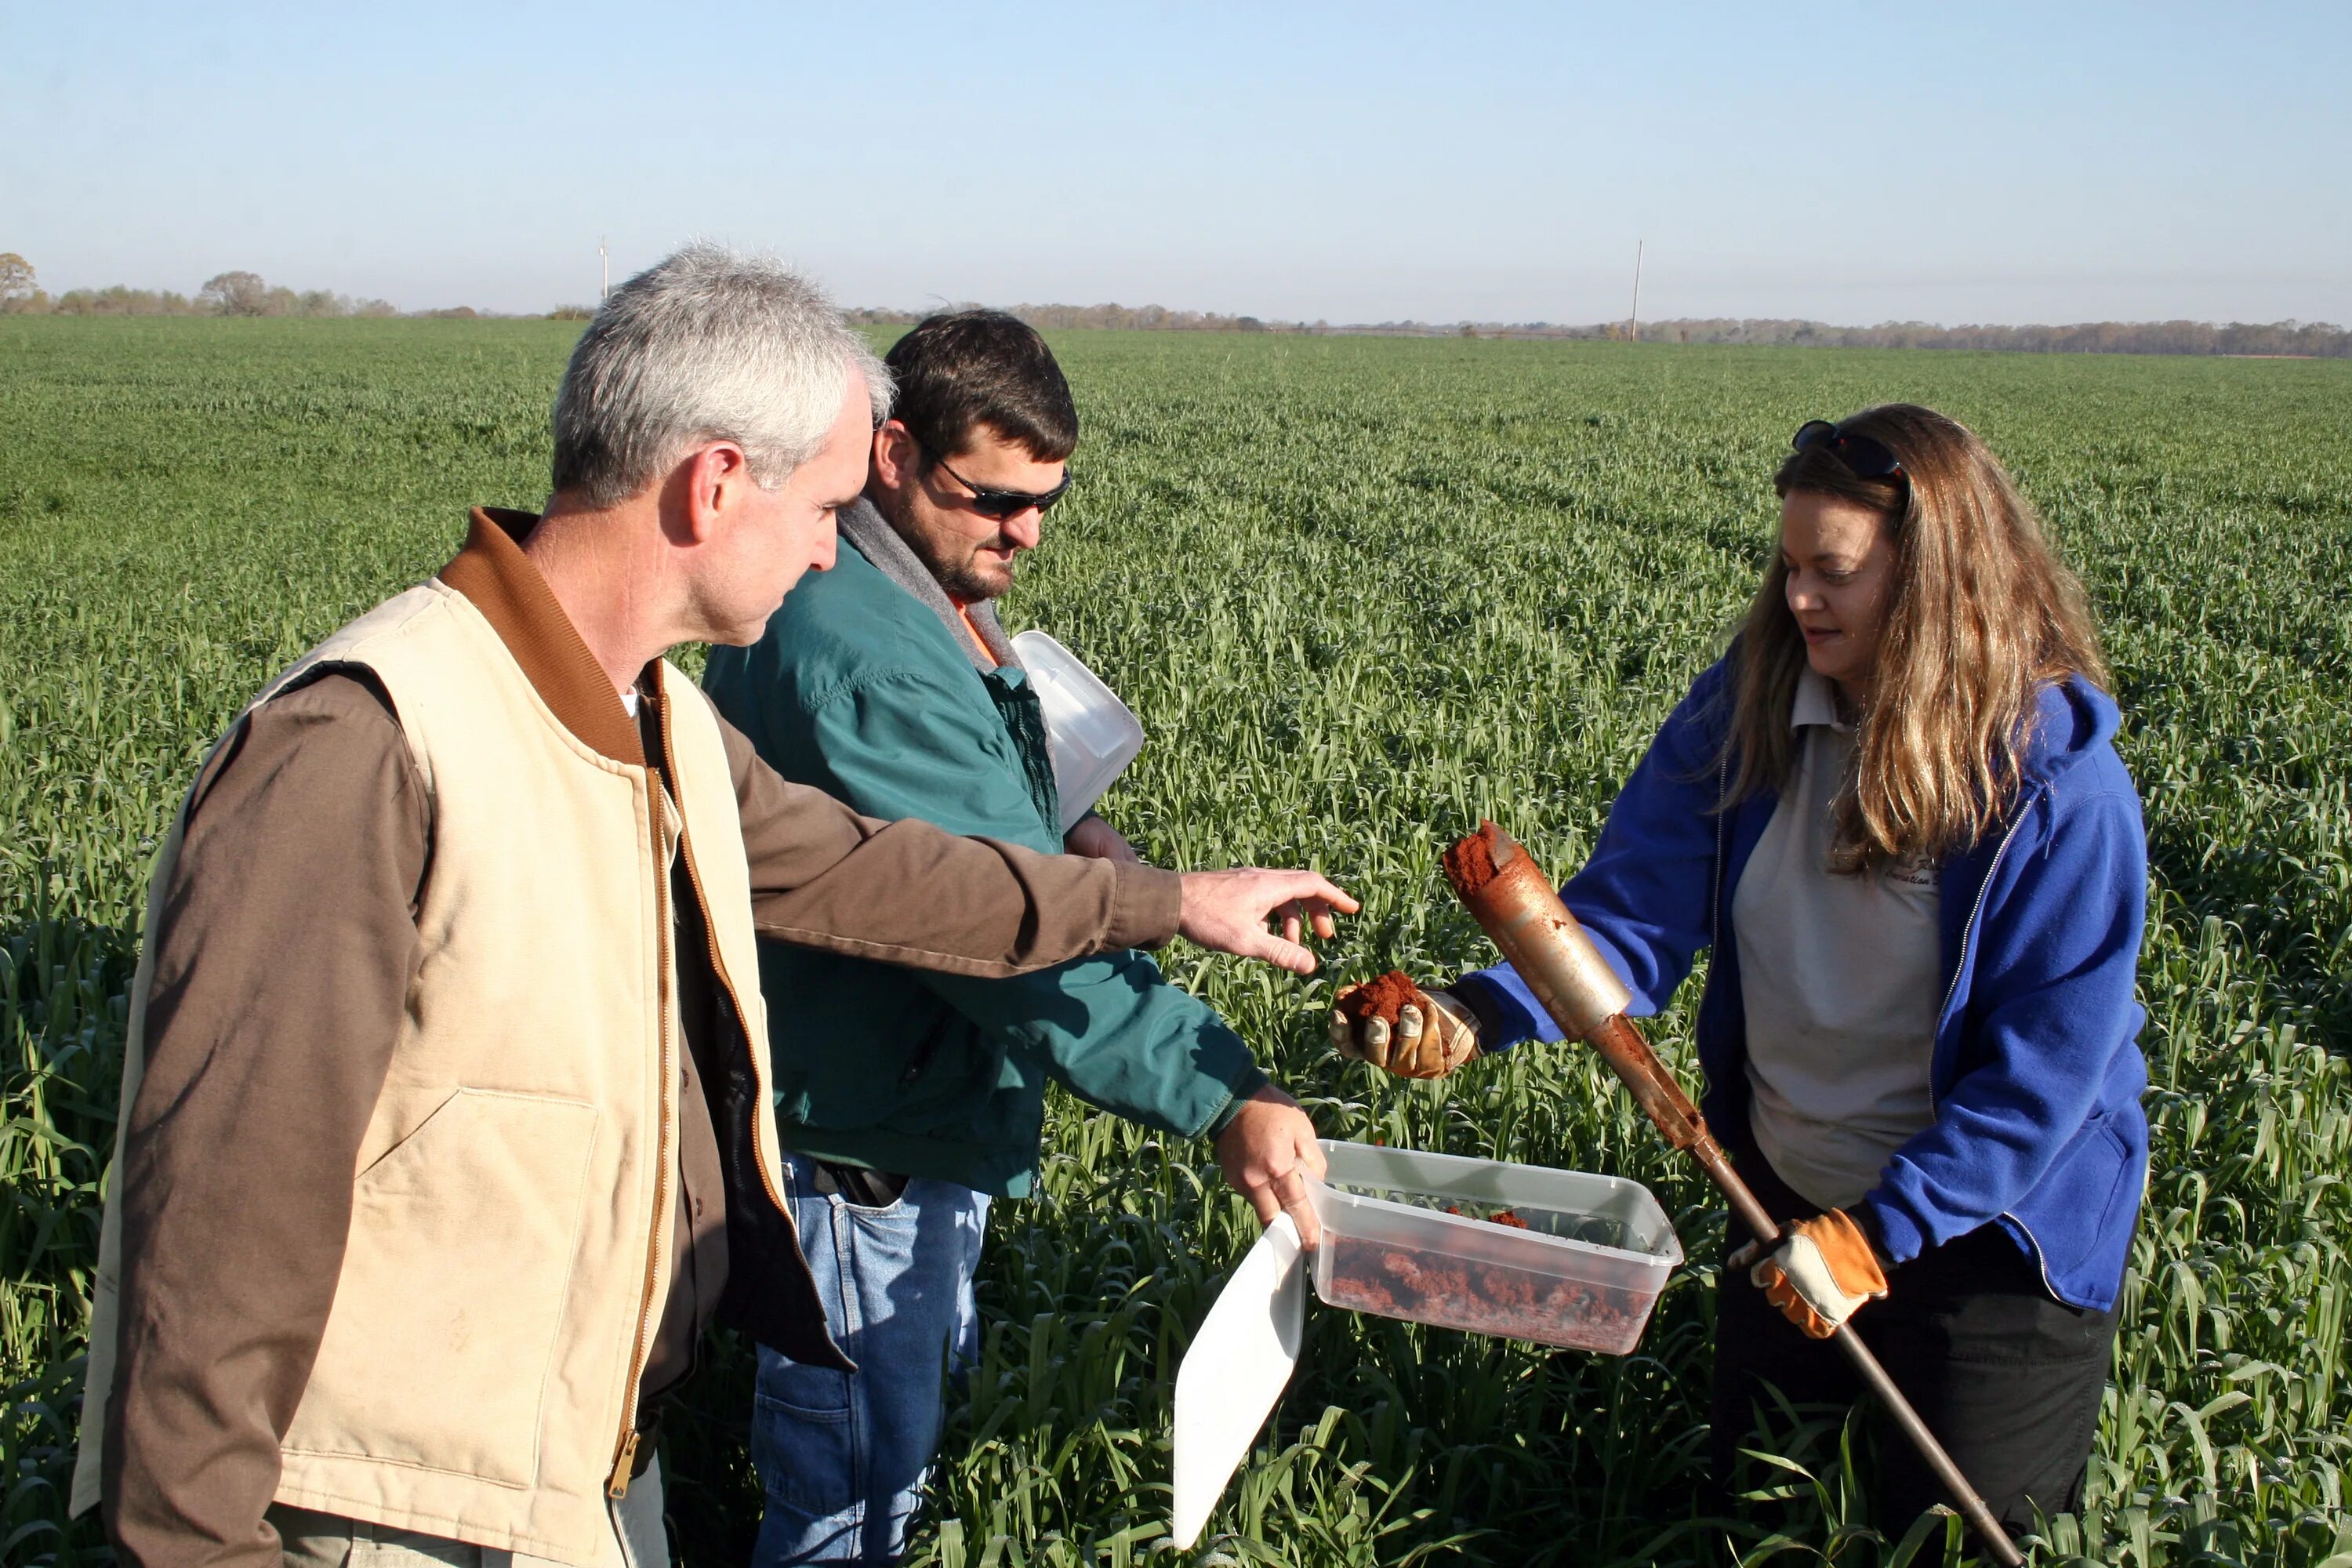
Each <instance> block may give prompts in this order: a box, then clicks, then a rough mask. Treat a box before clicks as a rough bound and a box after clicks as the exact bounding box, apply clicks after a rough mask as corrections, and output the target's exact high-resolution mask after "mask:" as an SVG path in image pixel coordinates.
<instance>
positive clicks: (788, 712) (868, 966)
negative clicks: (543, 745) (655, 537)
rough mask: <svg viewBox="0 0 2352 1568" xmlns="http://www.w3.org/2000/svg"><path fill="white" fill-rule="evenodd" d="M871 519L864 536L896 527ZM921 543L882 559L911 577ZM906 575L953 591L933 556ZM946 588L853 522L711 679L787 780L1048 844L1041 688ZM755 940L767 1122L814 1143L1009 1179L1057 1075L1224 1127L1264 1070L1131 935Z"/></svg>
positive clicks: (1036, 1129)
mask: <svg viewBox="0 0 2352 1568" xmlns="http://www.w3.org/2000/svg"><path fill="white" fill-rule="evenodd" d="M859 510H866V509H865V508H863V507H862V506H861V508H860V509H859ZM862 521H865V522H866V524H867V527H866V530H865V531H863V534H862V536H863V537H866V540H867V545H868V549H870V550H873V551H874V552H875V553H876V554H887V553H888V552H890V547H891V546H897V545H898V542H897V540H896V536H895V535H892V536H888V537H887V539H886V540H882V541H879V542H877V540H876V539H875V538H874V536H873V529H874V528H875V527H876V526H883V527H887V525H881V524H880V523H879V520H878V519H876V518H873V517H872V515H871V513H870V512H868V513H867V516H866V518H865V519H864V520H862ZM848 532H849V531H848V530H845V534H847V533H848ZM898 551H900V552H903V551H904V547H903V546H898ZM912 559H913V558H912V556H911V553H907V554H905V556H904V559H903V560H897V561H891V562H889V564H891V565H892V566H894V567H896V568H898V571H899V572H900V574H902V575H903V574H905V572H906V571H907V570H908V566H909V564H910V563H911V562H912ZM919 586H921V587H929V589H930V590H931V593H932V594H933V595H936V596H937V597H938V598H939V601H940V605H945V603H946V600H945V596H944V595H939V594H938V590H937V586H936V584H931V583H930V582H929V578H928V577H926V578H924V579H923V582H922V584H919ZM937 608H938V606H933V605H927V604H925V603H924V602H923V600H922V599H919V598H918V597H917V595H916V593H915V592H910V591H909V589H908V587H903V586H901V585H900V584H899V583H898V582H896V581H893V579H892V577H891V576H890V575H888V574H885V572H884V571H883V570H881V569H880V568H878V567H877V565H876V564H875V563H874V562H873V561H871V560H869V559H868V557H867V556H866V554H863V553H860V552H859V551H858V550H857V549H856V547H855V546H854V545H853V544H851V543H850V542H849V539H848V537H845V539H844V541H843V543H842V547H841V552H840V559H839V563H837V564H836V565H835V567H834V568H833V570H831V571H829V572H825V573H823V574H813V575H811V576H809V577H805V578H803V580H802V581H801V583H800V584H799V585H798V586H797V587H795V588H794V589H793V592H792V593H791V595H788V596H787V597H786V598H785V600H784V604H783V607H782V609H780V610H778V611H777V612H776V614H775V616H774V617H773V618H772V619H771V620H770V621H769V623H768V629H767V632H766V634H765V635H764V636H763V637H761V639H760V641H759V642H758V643H757V644H756V645H754V646H753V647H749V648H727V647H722V648H714V649H713V650H712V651H711V656H710V664H709V670H708V672H707V673H706V674H705V675H704V677H703V686H704V688H705V689H707V690H708V691H709V694H710V697H711V700H713V701H714V702H715V703H717V704H718V707H719V711H720V712H721V713H723V714H724V715H726V717H727V719H728V720H729V721H730V722H731V723H733V724H734V725H736V726H737V727H738V728H739V729H740V730H741V731H743V732H744V733H745V734H746V735H747V736H749V737H750V738H751V742H752V744H753V745H754V746H755V747H757V748H758V750H759V752H760V754H761V756H763V757H765V758H766V759H767V760H768V762H769V763H771V764H772V765H773V766H774V767H775V768H776V769H777V770H778V771H779V772H780V773H782V774H783V775H784V776H785V777H786V778H790V779H793V780H797V781H799V782H801V783H803V784H814V785H815V786H817V787H818V788H820V789H823V790H825V791H826V792H828V793H829V794H831V795H835V796H836V797H837V798H839V799H841V800H843V801H845V802H846V803H847V804H849V805H852V806H854V807H856V809H857V810H858V811H861V812H864V813H866V815H867V816H881V817H899V816H919V817H923V818H925V819H927V820H929V821H931V822H934V823H937V824H938V825H939V826H942V827H944V828H946V829H948V830H949V831H950V832H951V833H961V834H972V835H980V836H983V837H991V838H999V839H1004V840H1008V841H1010V842H1013V843H1016V844H1021V845H1024V846H1026V847H1029V848H1033V849H1039V850H1044V851H1045V852H1047V853H1058V852H1059V851H1060V849H1061V847H1062V844H1061V834H1060V831H1059V819H1060V805H1059V803H1058V800H1057V798H1056V796H1055V792H1054V779H1053V769H1052V766H1051V763H1050V762H1049V760H1048V758H1047V756H1046V752H1045V721H1044V716H1043V714H1042V713H1041V711H1040V710H1039V708H1038V703H1037V698H1036V693H1035V692H1034V689H1031V688H1030V687H1029V685H1028V684H1027V681H1026V679H1025V678H1024V675H1023V673H1022V671H1021V670H1020V669H1019V668H1015V667H1007V668H1003V669H998V670H992V671H988V672H985V673H983V672H982V669H980V668H978V667H977V663H976V661H975V659H974V658H973V657H972V656H971V653H968V652H967V651H966V647H965V644H964V642H963V641H962V640H961V639H960V637H959V635H958V634H957V633H955V632H953V631H950V629H949V626H948V625H946V624H944V623H943V620H942V617H941V616H940V614H938V613H936V612H937ZM948 613H949V614H952V611H951V610H950V611H949V612H948ZM991 630H992V631H993V630H994V628H993V626H992V625H991ZM760 946H761V954H760V983H761V987H762V988H763V989H764V990H765V991H766V993H767V994H768V996H769V997H770V999H771V1006H770V1017H771V1020H772V1022H771V1024H770V1027H769V1040H770V1047H771V1059H772V1063H773V1076H774V1080H775V1085H776V1096H777V1103H776V1114H777V1122H778V1126H779V1128H780V1130H781V1131H782V1138H783V1142H784V1144H785V1146H786V1147H788V1148H792V1149H795V1150H798V1151H800V1152H803V1153H805V1154H809V1155H812V1156H814V1157H817V1158H820V1159H825V1160H833V1161H839V1162H843V1163H853V1164H859V1165H865V1166H868V1167H871V1168H873V1169H877V1170H884V1171H891V1172H897V1173H902V1174H905V1175H910V1176H929V1177H935V1178H940V1179H944V1180H948V1181H953V1182H960V1183H961V1184H964V1185H966V1186H969V1187H973V1188H976V1189H978V1190H979V1191H982V1192H984V1193H991V1194H997V1195H1000V1196H1010V1197H1019V1196H1023V1195H1024V1194H1026V1193H1027V1192H1028V1190H1029V1185H1030V1182H1031V1179H1032V1177H1033V1176H1034V1174H1035V1171H1036V1165H1037V1153H1038V1139H1039V1134H1040V1131H1041V1130H1042V1127H1043V1123H1044V1119H1045V1084H1046V1081H1047V1080H1048V1079H1052V1080H1053V1081H1055V1082H1056V1083H1059V1084H1061V1085H1062V1086H1063V1087H1064V1088H1066V1089H1068V1090H1069V1091H1070V1092H1071V1093H1073V1094H1075V1095H1076V1096H1078V1097H1079V1098H1080V1099H1081V1100H1086V1101H1087V1102H1088V1103H1090V1104H1093V1105H1096V1106H1099V1107H1101V1108H1102V1109H1103V1110H1109V1111H1112V1112H1115V1113H1116V1114H1118V1115H1120V1116H1123V1117H1126V1118H1128V1119H1129V1120H1131V1121H1139V1122H1143V1123H1146V1124H1148V1125H1150V1126H1152V1127H1157V1128H1159V1129H1160V1130H1161V1131H1168V1132H1172V1133H1177V1134H1180V1135H1182V1136H1187V1137H1190V1136H1193V1135H1196V1134H1200V1133H1203V1132H1214V1131H1221V1130H1222V1129H1223V1125H1224V1123H1225V1122H1226V1121H1230V1120H1231V1118H1232V1114H1233V1111H1234V1108H1235V1102H1236V1100H1238V1099H1239V1098H1241V1097H1245V1096H1246V1095H1248V1094H1249V1093H1250V1092H1251V1091H1252V1090H1254V1089H1256V1088H1257V1087H1258V1085H1260V1084H1261V1083H1263V1082H1265V1076H1264V1075H1263V1074H1262V1073H1260V1072H1259V1070H1258V1068H1257V1067H1256V1065H1255V1062H1254V1060H1253V1059H1252V1058H1251V1056H1250V1052H1249V1047H1247V1046H1245V1045H1244V1044H1243V1043H1242V1041H1241V1039H1240V1038H1239V1037H1237V1036H1235V1035H1234V1033H1233V1031H1232V1030H1230V1029H1228V1028H1226V1027H1225V1026H1224V1025H1223V1022H1221V1021H1220V1020H1219V1019H1218V1017H1217V1016H1216V1015H1215V1014H1214V1013H1213V1012H1211V1011H1210V1010H1209V1008H1208V1007H1207V1005H1204V1004H1203V1003H1202V1002H1201V1001H1200V1000H1199V999H1198V998H1196V997H1194V996H1192V995H1191V994H1188V993H1186V992H1183V991H1181V990H1179V989H1177V988H1176V987H1175V986H1173V985H1171V984H1168V982H1167V981H1166V980H1165V979H1164V978H1162V976H1161V975H1160V969H1159V966H1158V965H1157V964H1155V963H1152V961H1151V960H1150V958H1149V957H1148V956H1146V955H1145V954H1143V953H1141V952H1132V951H1129V952H1119V953H1115V954H1109V955H1107V956H1104V957H1099V958H1091V959H1083V960H1080V961H1078V962H1076V963H1067V964H1063V965H1061V966H1060V967H1058V968H1055V969H1048V970H1044V971H1041V972H1039V973H1035V974H1029V975H1023V976H1019V977H1016V978H1013V979H1010V980H973V979H967V978H963V977H960V976H956V975H948V974H936V973H921V972H918V971H915V970H909V969H901V968H898V967H895V966H893V965H889V964H884V963H873V962H871V961H868V960H864V959H854V958H843V957H839V956H836V955H834V954H831V953H823V952H811V951H809V950H807V949H805V948H796V947H790V946H787V945H785V944H783V943H781V942H761V944H760Z"/></svg>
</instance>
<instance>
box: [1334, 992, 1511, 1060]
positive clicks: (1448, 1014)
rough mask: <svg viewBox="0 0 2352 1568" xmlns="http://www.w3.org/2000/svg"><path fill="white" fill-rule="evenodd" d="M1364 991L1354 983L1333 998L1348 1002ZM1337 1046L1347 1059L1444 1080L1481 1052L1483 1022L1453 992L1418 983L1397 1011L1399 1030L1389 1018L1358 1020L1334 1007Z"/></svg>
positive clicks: (1340, 1001)
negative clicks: (1479, 1030) (1479, 1021)
mask: <svg viewBox="0 0 2352 1568" xmlns="http://www.w3.org/2000/svg"><path fill="white" fill-rule="evenodd" d="M1408 984H1409V983H1408ZM1362 989H1363V987H1362V986H1360V985H1350V986H1349V987H1348V988H1347V989H1346V990H1344V991H1342V992H1340V993H1339V995H1337V996H1335V997H1334V998H1332V1000H1333V1001H1335V1002H1339V1003H1345V1002H1346V1001H1347V1000H1348V998H1349V997H1350V996H1352V995H1354V994H1356V993H1357V992H1359V991H1360V990H1362ZM1331 1044H1332V1046H1333V1047H1335V1048H1336V1049H1338V1051H1339V1054H1340V1055H1341V1056H1343V1057H1351V1058H1355V1059H1356V1060H1358V1061H1367V1062H1370V1063H1371V1064H1372V1065H1373V1066H1374V1067H1376V1068H1382V1069H1383V1070H1385V1071H1388V1072H1392V1073H1395V1074H1397V1075H1398V1076H1399V1077H1401V1078H1444V1076H1445V1075H1446V1074H1447V1073H1450V1072H1452V1071H1453V1070H1454V1068H1458V1067H1460V1066H1461V1065H1462V1064H1463V1063H1464V1062H1466V1061H1468V1060H1469V1059H1470V1058H1472V1057H1475V1056H1476V1055H1477V1054H1478V1020H1477V1019H1476V1018H1475V1017H1474V1016H1471V1012H1470V1009H1469V1008H1467V1007H1465V1006H1464V1005H1462V1004H1461V1003H1460V1002H1458V1001H1456V1000H1455V999H1454V994H1453V993H1452V992H1450V991H1423V989H1421V987H1419V986H1418V985H1415V986H1413V987H1412V1001H1410V1002H1408V1003H1406V1004H1405V1005H1403V1006H1402V1007H1400V1008H1398V1009H1397V1021H1396V1027H1395V1028H1394V1029H1391V1028H1390V1027H1389V1025H1388V1021H1387V1020H1386V1019H1384V1018H1366V1019H1363V1020H1362V1021H1361V1022H1358V1021H1357V1020H1355V1019H1352V1018H1350V1017H1349V1016H1348V1014H1347V1012H1346V1010H1345V1009H1344V1008H1343V1007H1338V1006H1335V1007H1333V1008H1332V1009H1331Z"/></svg>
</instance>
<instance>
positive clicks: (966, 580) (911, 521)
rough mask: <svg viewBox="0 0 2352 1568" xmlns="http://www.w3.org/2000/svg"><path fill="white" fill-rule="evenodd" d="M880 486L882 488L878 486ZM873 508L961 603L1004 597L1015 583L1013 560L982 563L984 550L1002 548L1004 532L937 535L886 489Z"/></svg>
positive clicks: (970, 603) (939, 582)
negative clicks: (966, 536) (981, 535)
mask: <svg viewBox="0 0 2352 1568" xmlns="http://www.w3.org/2000/svg"><path fill="white" fill-rule="evenodd" d="M878 488H879V487H877V489H878ZM874 509H875V510H877V511H879V512H880V513H881V514H882V521H885V522H887V523H888V524H889V525H890V529H891V531H892V532H894V533H896V534H897V535H898V537H899V538H900V539H902V540H904V541H906V543H907V548H908V549H909V550H911V551H913V552H915V559H916V560H918V561H920V562H921V563H923V570H924V571H926V572H929V574H931V577H932V579H933V581H935V582H937V583H938V584H939V585H940V587H941V588H942V589H944V590H945V591H946V593H947V595H948V597H949V598H950V599H954V600H956V601H957V602H958V603H960V604H966V605H977V604H979V603H981V602H982V600H986V599H996V598H1002V597H1003V595H1004V594H1005V592H1006V591H1007V590H1008V589H1010V588H1011V587H1012V586H1013V562H1012V561H1010V560H1008V561H1006V562H1005V563H1003V565H1001V566H999V565H995V564H993V563H992V564H988V565H982V563H981V560H980V552H982V550H989V549H995V550H1002V549H1004V548H1006V547H1007V541H1006V540H1005V537H1004V535H1003V531H998V532H996V533H995V534H993V535H992V536H990V537H989V538H987V539H983V540H982V541H980V542H977V543H975V542H972V541H971V540H969V539H964V538H961V537H958V536H956V535H953V534H946V535H941V534H937V533H933V532H931V531H929V530H927V529H925V528H924V527H923V525H922V524H921V523H920V522H919V521H917V519H916V518H915V515H914V508H913V507H912V506H910V505H908V503H907V502H906V501H905V500H902V499H900V498H898V497H895V496H891V495H889V494H888V492H887V491H885V492H883V493H881V494H877V496H875V498H874Z"/></svg>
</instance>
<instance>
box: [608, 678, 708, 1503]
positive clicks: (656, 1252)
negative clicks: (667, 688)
mask: <svg viewBox="0 0 2352 1568" xmlns="http://www.w3.org/2000/svg"><path fill="white" fill-rule="evenodd" d="M662 716H663V719H664V720H665V721H667V718H668V716H669V715H668V712H667V710H664V712H663V715H662ZM667 739H668V737H667V734H665V735H664V737H663V740H664V743H665V746H667ZM647 773H648V777H647V780H646V782H647V783H648V784H652V786H653V790H652V793H651V797H650V801H649V804H650V805H652V806H653V807H654V810H653V812H652V814H651V815H652V816H653V820H654V871H655V875H654V914H655V917H656V918H655V922H654V923H655V928H656V930H655V942H656V948H655V952H656V955H657V956H658V958H659V959H660V963H659V966H658V968H657V970H656V983H657V984H658V985H659V987H660V995H661V1003H660V1006H659V1007H658V1008H657V1009H656V1023H657V1024H658V1025H659V1026H660V1030H661V1095H660V1121H659V1123H658V1126H657V1129H656V1137H655V1154H656V1159H655V1163H654V1223H653V1229H652V1232H651V1233H650V1234H651V1239H650V1240H648V1241H647V1242H646V1289H645V1296H644V1299H643V1300H641V1301H640V1302H639V1303H638V1307H637V1339H636V1345H635V1349H633V1350H632V1351H631V1352H629V1377H628V1381H627V1382H626V1383H625V1384H622V1385H621V1436H620V1441H619V1443H618V1444H617V1445H615V1447H614V1455H613V1474H612V1476H611V1478H610V1479H608V1480H607V1481H606V1482H605V1483H604V1495H605V1496H607V1497H609V1498H612V1499H614V1500H615V1501H617V1500H620V1499H622V1498H625V1497H626V1496H628V1495H629V1480H630V1475H629V1472H630V1471H631V1470H632V1469H633V1468H635V1463H636V1458H637V1444H638V1441H639V1436H638V1433H637V1385H638V1383H639V1382H640V1380H642V1379H643V1378H644V1376H645V1373H646V1356H647V1355H648V1354H649V1353H650V1352H651V1351H652V1348H653V1336H654V1323H655V1319H654V1314H655V1311H656V1309H657V1308H658V1307H659V1305H660V1303H658V1302H656V1300H654V1285H655V1282H656V1280H658V1279H660V1277H661V1252H662V1245H661V1244H662V1227H663V1226H665V1225H666V1224H667V1222H668V1219H669V1167H670V1161H671V1154H670V1146H669V1134H670V1122H671V1121H672V1120H673V1116H672V1110H671V1101H670V1085H671V1083H672V1082H673V1081H674V1080H675V1079H677V1063H675V1062H673V1061H671V1060H670V1055H669V997H670V990H671V984H670V981H671V967H670V966H671V963H672V955H671V952H670V945H669V929H670V910H669V833H668V830H667V826H666V825H665V823H664V820H663V813H662V811H661V809H660V806H661V792H662V789H663V785H662V782H661V774H660V773H659V772H658V770H652V769H649V770H647ZM679 816H680V817H681V819H682V818H683V817H684V816H685V813H684V811H683V810H681V811H680V812H679ZM683 837H684V836H683V835H681V836H680V838H681V841H683ZM689 864H690V862H689Z"/></svg>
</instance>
